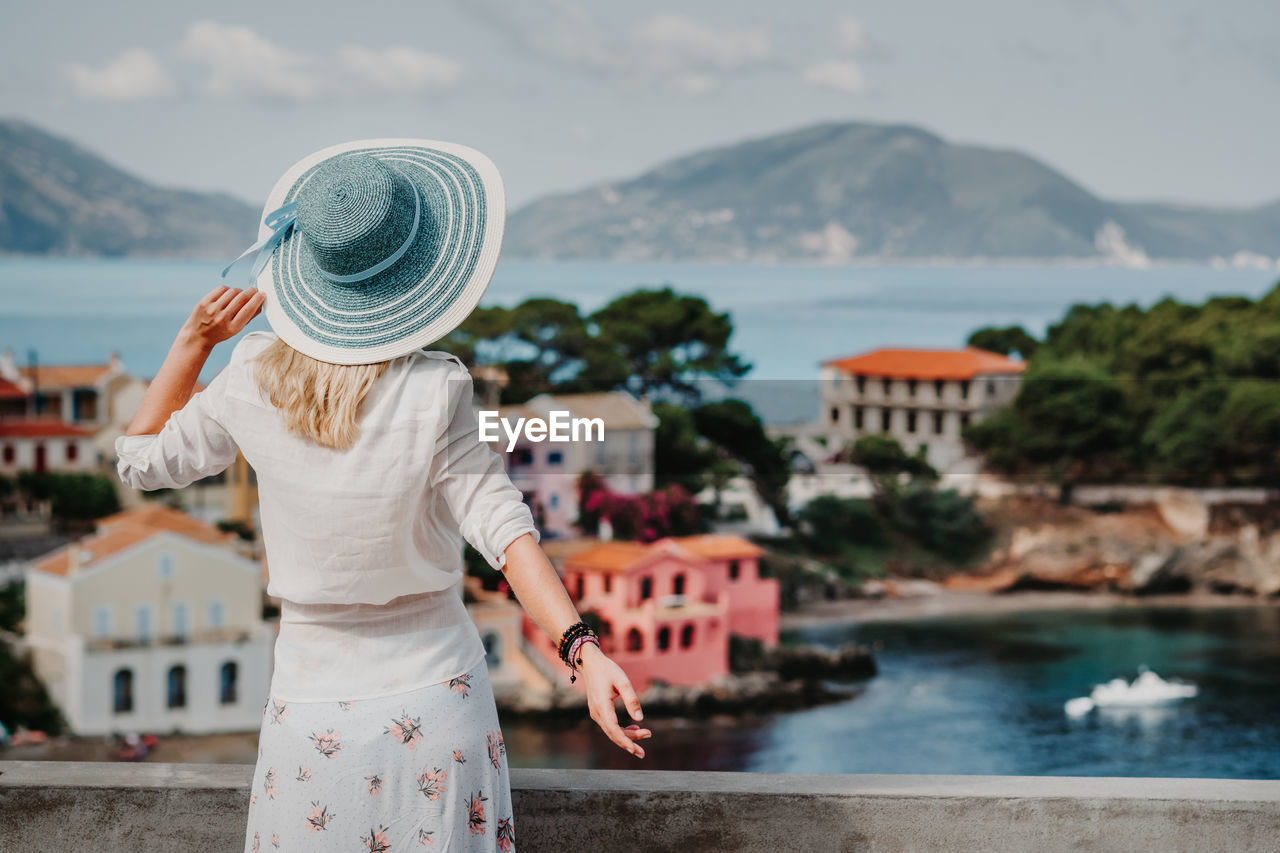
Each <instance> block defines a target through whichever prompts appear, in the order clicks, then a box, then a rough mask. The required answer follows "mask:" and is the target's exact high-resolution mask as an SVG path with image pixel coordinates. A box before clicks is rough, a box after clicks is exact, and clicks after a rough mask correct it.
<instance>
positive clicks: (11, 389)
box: [0, 378, 27, 400]
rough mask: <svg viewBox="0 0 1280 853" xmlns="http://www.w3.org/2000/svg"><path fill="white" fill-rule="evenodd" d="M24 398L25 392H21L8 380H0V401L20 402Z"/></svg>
mask: <svg viewBox="0 0 1280 853" xmlns="http://www.w3.org/2000/svg"><path fill="white" fill-rule="evenodd" d="M26 396H27V392H26V391H23V390H22V389H21V388H20V387H18V386H17V385H15V384H14V383H12V382H10V381H9V380H8V379H4V378H0V400H22V399H24V398H26Z"/></svg>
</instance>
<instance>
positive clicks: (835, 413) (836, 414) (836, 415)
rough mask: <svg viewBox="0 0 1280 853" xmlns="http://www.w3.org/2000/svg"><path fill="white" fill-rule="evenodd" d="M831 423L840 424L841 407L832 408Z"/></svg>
mask: <svg viewBox="0 0 1280 853" xmlns="http://www.w3.org/2000/svg"><path fill="white" fill-rule="evenodd" d="M831 422H832V423H833V424H838V423H840V407H839V406H832V407H831Z"/></svg>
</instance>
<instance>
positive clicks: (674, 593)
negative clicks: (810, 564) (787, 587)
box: [525, 534, 779, 691]
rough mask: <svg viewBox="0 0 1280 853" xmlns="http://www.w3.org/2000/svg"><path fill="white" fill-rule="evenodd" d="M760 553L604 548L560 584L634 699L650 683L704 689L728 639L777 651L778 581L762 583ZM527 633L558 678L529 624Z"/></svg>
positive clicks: (739, 543) (681, 544)
mask: <svg viewBox="0 0 1280 853" xmlns="http://www.w3.org/2000/svg"><path fill="white" fill-rule="evenodd" d="M762 553H763V552H762V551H761V549H760V548H759V547H757V546H756V545H754V544H752V543H751V542H749V541H747V540H746V539H743V538H742V537H740V536H734V535H717V534H711V535H703V536H682V537H670V538H667V539H661V540H658V541H657V542H653V543H650V544H641V543H638V542H602V543H599V544H596V545H593V546H590V547H587V548H586V549H585V550H582V551H579V552H577V553H575V554H573V555H571V556H569V557H568V558H567V559H566V560H565V563H564V573H563V578H564V582H565V586H566V588H567V589H568V592H569V596H570V597H571V598H572V599H573V600H574V602H575V604H576V606H577V608H578V610H579V611H580V612H587V611H591V612H593V613H595V614H596V616H597V617H598V618H599V620H600V635H601V646H602V647H603V649H604V650H605V652H607V653H608V654H609V656H610V657H611V658H613V659H614V660H615V661H616V662H617V663H618V665H619V666H621V667H622V668H623V669H624V670H625V671H626V673H627V676H628V677H629V678H630V679H631V682H632V684H633V685H634V686H635V688H636V690H637V691H642V690H644V689H645V688H646V687H647V686H648V685H649V683H650V682H651V681H654V680H662V681H664V682H666V683H668V684H675V685H696V684H704V683H706V682H708V681H710V680H712V679H714V678H716V677H719V676H723V675H725V674H727V673H728V672H729V635H730V634H737V635H739V636H743V637H753V638H756V639H759V640H761V641H762V642H763V643H764V644H766V645H768V646H772V645H774V644H776V643H777V642H778V608H779V589H778V581H777V580H776V579H774V578H763V577H760V574H759V559H760V556H761V554H762ZM525 634H526V636H527V637H528V638H529V640H530V642H531V643H532V644H534V645H535V646H536V647H537V648H539V649H540V650H541V652H542V654H543V655H544V656H545V657H547V658H549V659H550V660H551V661H553V662H554V663H555V664H556V665H558V666H559V667H560V668H561V669H566V668H565V667H564V665H563V664H562V663H560V661H559V658H558V657H556V651H555V647H554V644H553V643H551V642H550V641H549V640H548V639H547V638H546V636H545V635H544V634H543V633H542V631H541V630H540V629H539V628H538V627H537V625H536V624H534V623H533V622H532V620H529V619H527V617H526V621H525Z"/></svg>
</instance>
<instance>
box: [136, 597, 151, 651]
mask: <svg viewBox="0 0 1280 853" xmlns="http://www.w3.org/2000/svg"><path fill="white" fill-rule="evenodd" d="M134 620H135V621H136V622H137V629H138V642H139V643H143V644H146V643H150V642H151V605H150V604H139V605H138V609H137V611H135V613H134Z"/></svg>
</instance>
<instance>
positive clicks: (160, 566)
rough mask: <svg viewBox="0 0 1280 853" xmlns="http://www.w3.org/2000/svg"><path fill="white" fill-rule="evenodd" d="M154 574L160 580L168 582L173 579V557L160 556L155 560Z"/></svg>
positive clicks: (167, 555) (169, 555) (170, 555)
mask: <svg viewBox="0 0 1280 853" xmlns="http://www.w3.org/2000/svg"><path fill="white" fill-rule="evenodd" d="M156 574H157V575H159V576H160V579H161V580H168V579H169V578H171V577H173V555H172V554H161V555H160V557H159V559H157V560H156Z"/></svg>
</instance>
